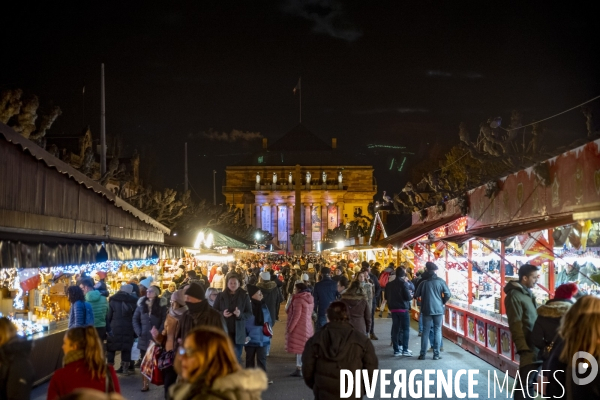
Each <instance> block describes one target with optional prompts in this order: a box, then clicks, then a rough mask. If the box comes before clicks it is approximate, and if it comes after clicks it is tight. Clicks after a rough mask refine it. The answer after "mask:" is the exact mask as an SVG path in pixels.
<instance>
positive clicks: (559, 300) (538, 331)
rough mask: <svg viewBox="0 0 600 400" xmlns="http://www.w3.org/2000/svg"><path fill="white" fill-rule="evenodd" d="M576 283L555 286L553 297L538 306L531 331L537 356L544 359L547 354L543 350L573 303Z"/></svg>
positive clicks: (551, 340) (551, 339)
mask: <svg viewBox="0 0 600 400" xmlns="http://www.w3.org/2000/svg"><path fill="white" fill-rule="evenodd" d="M577 291H578V289H577V285H576V284H574V283H572V282H571V283H565V284H562V285H560V286H559V287H558V288H556V292H555V293H554V298H553V299H552V300H548V301H547V302H546V304H544V305H543V306H540V307H538V309H537V313H538V317H537V319H536V320H535V324H534V325H533V330H532V331H531V338H532V340H533V345H534V346H535V347H537V348H538V350H540V352H539V353H538V358H539V359H540V360H544V358H546V357H547V356H548V354H547V353H546V352H545V351H544V349H546V348H547V347H548V346H550V344H552V343H553V341H554V339H555V338H556V335H557V333H558V327H559V326H560V320H561V318H562V317H563V315H565V314H566V313H567V311H569V308H571V306H572V305H573V296H575V294H577Z"/></svg>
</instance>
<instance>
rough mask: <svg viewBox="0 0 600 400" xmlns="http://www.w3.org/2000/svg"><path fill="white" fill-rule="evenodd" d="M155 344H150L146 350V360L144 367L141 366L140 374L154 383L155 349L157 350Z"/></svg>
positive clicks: (143, 363) (144, 360)
mask: <svg viewBox="0 0 600 400" xmlns="http://www.w3.org/2000/svg"><path fill="white" fill-rule="evenodd" d="M157 347H158V346H156V344H155V343H154V342H150V345H149V346H148V349H147V350H146V355H144V359H143V360H142V365H141V366H140V372H141V373H142V375H144V376H145V377H146V378H148V380H149V381H152V372H153V363H154V349H155V348H157Z"/></svg>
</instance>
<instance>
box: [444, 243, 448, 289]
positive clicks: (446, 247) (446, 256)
mask: <svg viewBox="0 0 600 400" xmlns="http://www.w3.org/2000/svg"><path fill="white" fill-rule="evenodd" d="M444 253H445V260H444V262H445V263H446V285H448V243H447V242H446V243H445V244H444Z"/></svg>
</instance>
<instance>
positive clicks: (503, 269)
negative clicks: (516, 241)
mask: <svg viewBox="0 0 600 400" xmlns="http://www.w3.org/2000/svg"><path fill="white" fill-rule="evenodd" d="M505 248H506V245H505V244H504V240H501V241H500V255H501V257H500V315H504V314H505V313H506V310H505V309H504V298H505V297H506V294H505V293H504V286H506V279H505V275H506V264H505V262H504V258H505ZM498 348H500V346H498Z"/></svg>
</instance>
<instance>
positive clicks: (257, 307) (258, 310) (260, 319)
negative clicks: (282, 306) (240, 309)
mask: <svg viewBox="0 0 600 400" xmlns="http://www.w3.org/2000/svg"><path fill="white" fill-rule="evenodd" d="M250 303H252V314H253V315H254V325H256V326H263V325H264V324H265V316H264V314H263V310H262V301H258V300H256V299H253V298H250Z"/></svg>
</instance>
